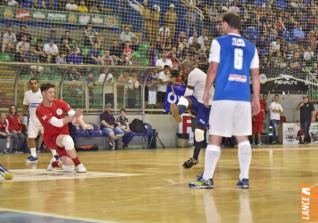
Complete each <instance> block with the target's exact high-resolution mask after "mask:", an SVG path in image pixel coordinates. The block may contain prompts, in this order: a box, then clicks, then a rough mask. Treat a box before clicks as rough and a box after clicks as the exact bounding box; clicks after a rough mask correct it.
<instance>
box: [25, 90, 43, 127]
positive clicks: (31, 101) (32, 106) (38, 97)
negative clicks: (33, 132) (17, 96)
mask: <svg viewBox="0 0 318 223" xmlns="http://www.w3.org/2000/svg"><path fill="white" fill-rule="evenodd" d="M42 101H43V97H42V94H41V90H40V89H39V90H38V91H37V92H35V93H34V92H33V91H32V90H29V91H26V92H25V93H24V98H23V105H28V106H29V113H30V119H29V123H31V122H32V123H33V124H39V125H41V123H40V121H39V120H38V118H37V117H36V114H35V111H36V108H37V107H38V106H39V105H40V103H41V102H42Z"/></svg>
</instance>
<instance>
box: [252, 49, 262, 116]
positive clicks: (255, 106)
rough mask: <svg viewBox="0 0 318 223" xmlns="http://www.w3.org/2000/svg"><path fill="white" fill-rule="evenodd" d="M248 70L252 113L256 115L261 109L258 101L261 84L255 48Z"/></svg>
mask: <svg viewBox="0 0 318 223" xmlns="http://www.w3.org/2000/svg"><path fill="white" fill-rule="evenodd" d="M250 70H251V75H252V83H253V99H252V114H253V115H257V114H258V113H259V112H260V110H261V105H260V102H259V95H260V89H261V84H260V80H259V57H258V53H257V49H256V48H255V52H254V57H253V59H252V62H251V66H250Z"/></svg>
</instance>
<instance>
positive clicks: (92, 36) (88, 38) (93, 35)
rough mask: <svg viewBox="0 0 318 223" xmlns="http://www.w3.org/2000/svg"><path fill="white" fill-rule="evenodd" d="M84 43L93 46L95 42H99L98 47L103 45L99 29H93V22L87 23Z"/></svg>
mask: <svg viewBox="0 0 318 223" xmlns="http://www.w3.org/2000/svg"><path fill="white" fill-rule="evenodd" d="M82 41H83V45H84V46H86V47H92V46H94V44H95V43H97V44H98V47H100V45H101V40H100V37H99V34H98V32H97V31H95V30H94V29H93V25H92V24H91V23H89V24H87V26H86V28H85V29H84V30H83V39H82Z"/></svg>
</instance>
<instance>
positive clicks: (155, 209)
mask: <svg viewBox="0 0 318 223" xmlns="http://www.w3.org/2000/svg"><path fill="white" fill-rule="evenodd" d="M191 152H192V150H191V149H157V150H129V151H109V152H82V153H80V156H81V158H82V160H83V163H85V165H86V167H87V169H88V172H87V173H84V174H76V173H72V174H67V173H63V172H61V171H58V170H57V171H55V172H47V171H46V167H47V163H46V162H44V160H48V159H50V156H49V154H46V153H42V154H40V159H41V161H40V162H39V164H38V165H37V166H32V165H27V164H25V163H24V158H25V157H24V156H23V155H21V154H16V155H11V156H0V162H1V163H2V164H4V165H6V166H7V167H8V168H9V169H10V170H12V172H13V174H14V179H13V180H11V181H2V180H1V181H0V194H1V196H0V208H1V214H0V222H1V223H23V222H32V223H41V222H54V223H62V222H63V223H80V222H136V223H137V222H212V223H214V222H216V223H217V222H220V223H221V222H231V223H232V222H237V223H252V222H261V223H263V222H264V223H268V222H288V223H293V222H295V223H296V222H301V219H300V214H301V196H300V194H301V184H310V185H312V186H317V178H316V173H317V161H318V160H317V157H318V150H317V147H315V146H304V147H301V148H300V147H298V146H297V147H273V148H272V147H264V148H263V147H262V148H256V149H253V160H252V164H251V175H250V179H251V184H250V189H248V190H244V189H237V188H236V187H235V184H236V180H237V176H238V161H237V149H228V148H224V149H223V150H222V155H221V156H222V158H221V159H220V161H219V164H218V167H217V170H216V174H215V177H214V182H215V188H214V189H208V190H207V189H205V190H194V189H189V188H188V181H190V180H193V178H194V176H196V175H198V174H200V173H201V171H202V168H203V167H202V162H201V163H200V164H199V165H197V166H195V167H193V168H192V169H184V168H182V165H181V164H182V162H183V161H184V158H185V157H187V156H189V155H190V154H191ZM203 154H204V153H202V154H201V156H200V159H201V161H202V159H203V157H204V156H203Z"/></svg>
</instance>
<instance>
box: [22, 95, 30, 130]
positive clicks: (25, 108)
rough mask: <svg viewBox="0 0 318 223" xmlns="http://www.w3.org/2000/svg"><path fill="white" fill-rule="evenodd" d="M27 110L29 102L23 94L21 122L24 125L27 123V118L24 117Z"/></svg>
mask: <svg viewBox="0 0 318 223" xmlns="http://www.w3.org/2000/svg"><path fill="white" fill-rule="evenodd" d="M28 110H29V103H28V101H27V99H26V94H24V98H23V106H22V116H23V124H25V125H26V124H27V123H28V118H27V117H26V114H27V112H28Z"/></svg>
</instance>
